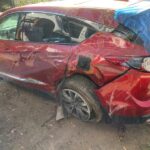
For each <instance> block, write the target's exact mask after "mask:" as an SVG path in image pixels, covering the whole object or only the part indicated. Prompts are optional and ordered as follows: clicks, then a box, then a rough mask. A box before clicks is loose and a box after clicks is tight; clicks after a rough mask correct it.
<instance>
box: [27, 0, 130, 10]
mask: <svg viewBox="0 0 150 150" xmlns="http://www.w3.org/2000/svg"><path fill="white" fill-rule="evenodd" d="M127 5H128V2H127V1H125V0H124V1H123V0H119V1H118V0H59V1H53V2H41V3H38V4H32V5H28V6H50V7H56V6H57V7H73V8H96V9H111V10H115V9H120V8H123V7H125V6H127Z"/></svg>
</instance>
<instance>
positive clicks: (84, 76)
mask: <svg viewBox="0 0 150 150" xmlns="http://www.w3.org/2000/svg"><path fill="white" fill-rule="evenodd" d="M76 76H79V77H83V78H86V79H88V80H89V81H91V82H92V83H93V84H94V85H95V87H96V88H98V85H96V83H95V82H94V81H92V79H91V78H90V77H89V76H87V75H84V74H80V73H75V74H73V75H71V76H68V77H64V78H62V79H61V80H60V81H59V82H58V84H57V87H61V85H63V83H64V82H65V80H68V79H70V78H74V77H76Z"/></svg>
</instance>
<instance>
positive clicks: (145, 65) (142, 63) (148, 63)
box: [106, 56, 150, 72]
mask: <svg viewBox="0 0 150 150" xmlns="http://www.w3.org/2000/svg"><path fill="white" fill-rule="evenodd" d="M106 60H108V61H109V62H111V63H113V64H116V65H121V66H124V67H128V68H132V69H137V70H139V71H147V72H150V57H133V56H127V57H114V56H109V57H106Z"/></svg>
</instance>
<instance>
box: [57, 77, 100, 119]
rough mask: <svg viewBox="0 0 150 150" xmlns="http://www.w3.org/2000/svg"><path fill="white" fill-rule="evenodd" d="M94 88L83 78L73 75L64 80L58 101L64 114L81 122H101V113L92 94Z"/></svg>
mask: <svg viewBox="0 0 150 150" xmlns="http://www.w3.org/2000/svg"><path fill="white" fill-rule="evenodd" d="M95 88H96V85H95V84H94V83H93V82H92V81H91V80H90V79H88V78H86V77H84V76H80V75H75V76H73V77H71V78H68V79H66V80H65V81H64V82H63V84H62V86H61V88H60V90H59V99H60V101H61V104H62V106H63V110H64V112H65V114H67V115H73V116H74V117H76V118H78V119H80V120H82V121H95V122H99V121H101V120H102V111H101V107H100V102H99V101H98V100H97V96H96V95H95V94H94V89H95Z"/></svg>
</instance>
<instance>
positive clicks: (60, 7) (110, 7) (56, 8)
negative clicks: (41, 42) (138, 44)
mask: <svg viewBox="0 0 150 150" xmlns="http://www.w3.org/2000/svg"><path fill="white" fill-rule="evenodd" d="M127 5H128V2H125V1H121V0H120V1H116V0H59V1H54V2H41V3H37V4H31V5H26V6H22V7H17V8H13V9H10V10H8V11H7V12H6V13H4V15H5V14H8V13H14V12H18V11H19V12H20V11H42V12H51V13H56V14H61V15H66V16H70V17H74V18H76V17H78V18H81V19H87V20H90V21H93V22H97V23H101V24H104V25H107V26H110V27H116V26H117V25H118V23H117V22H116V21H115V20H114V11H115V10H116V9H119V8H123V7H125V6H127Z"/></svg>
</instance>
